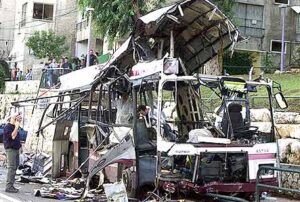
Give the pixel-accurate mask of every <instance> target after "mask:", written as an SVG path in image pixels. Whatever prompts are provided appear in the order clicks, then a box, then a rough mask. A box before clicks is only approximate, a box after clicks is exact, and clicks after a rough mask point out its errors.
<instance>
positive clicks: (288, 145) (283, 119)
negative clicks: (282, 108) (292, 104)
mask: <svg viewBox="0 0 300 202" xmlns="http://www.w3.org/2000/svg"><path fill="white" fill-rule="evenodd" d="M274 119H275V126H276V134H277V137H278V138H279V141H278V142H279V149H280V154H279V155H280V159H281V161H282V162H283V163H289V164H295V165H300V114H299V113H296V112H275V114H274ZM270 120H271V119H270V112H269V110H268V109H252V110H251V121H252V123H251V124H252V125H254V126H258V127H259V129H260V131H264V132H268V131H269V130H270V127H271V122H270Z"/></svg>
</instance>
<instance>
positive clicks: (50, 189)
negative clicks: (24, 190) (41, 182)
mask: <svg viewBox="0 0 300 202" xmlns="http://www.w3.org/2000/svg"><path fill="white" fill-rule="evenodd" d="M84 186H85V183H84V180H83V179H80V178H76V179H74V180H64V181H61V182H55V181H52V183H51V184H50V185H48V186H47V187H42V188H41V189H36V190H34V195H35V196H40V197H43V198H53V199H59V200H67V199H69V200H70V199H73V200H74V199H79V198H80V197H81V195H82V192H83V190H84Z"/></svg>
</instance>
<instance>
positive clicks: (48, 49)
mask: <svg viewBox="0 0 300 202" xmlns="http://www.w3.org/2000/svg"><path fill="white" fill-rule="evenodd" d="M26 46H28V48H30V49H31V50H32V51H33V54H34V56H36V57H37V58H39V59H42V58H59V57H60V56H61V55H62V54H63V53H64V52H65V51H66V50H67V47H66V46H65V37H64V36H59V35H56V34H55V33H54V32H53V31H49V32H46V31H40V32H38V31H37V32H34V34H33V35H32V36H31V37H29V39H28V41H27V42H26Z"/></svg>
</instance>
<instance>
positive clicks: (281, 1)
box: [274, 0, 289, 4]
mask: <svg viewBox="0 0 300 202" xmlns="http://www.w3.org/2000/svg"><path fill="white" fill-rule="evenodd" d="M274 2H275V4H289V0H274Z"/></svg>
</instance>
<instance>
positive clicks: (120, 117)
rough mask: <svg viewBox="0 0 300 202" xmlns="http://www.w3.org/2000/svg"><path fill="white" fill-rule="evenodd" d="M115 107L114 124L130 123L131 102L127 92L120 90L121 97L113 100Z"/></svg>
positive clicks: (131, 114) (131, 115) (131, 113)
mask: <svg viewBox="0 0 300 202" xmlns="http://www.w3.org/2000/svg"><path fill="white" fill-rule="evenodd" d="M114 105H115V106H116V108H117V115H116V124H130V123H131V118H132V117H133V104H132V102H131V100H130V99H129V94H128V93H127V92H122V96H121V99H118V100H116V101H115V103H114Z"/></svg>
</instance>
